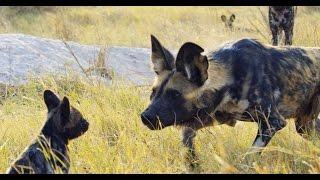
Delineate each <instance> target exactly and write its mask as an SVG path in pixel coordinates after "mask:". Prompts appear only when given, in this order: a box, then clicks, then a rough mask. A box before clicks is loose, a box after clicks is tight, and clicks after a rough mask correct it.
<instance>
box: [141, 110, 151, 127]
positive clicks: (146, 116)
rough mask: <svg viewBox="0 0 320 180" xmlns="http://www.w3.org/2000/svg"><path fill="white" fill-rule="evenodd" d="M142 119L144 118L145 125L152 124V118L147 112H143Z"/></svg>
mask: <svg viewBox="0 0 320 180" xmlns="http://www.w3.org/2000/svg"><path fill="white" fill-rule="evenodd" d="M141 120H142V122H143V124H144V125H150V124H151V122H150V120H151V118H150V116H149V115H148V114H147V113H146V112H143V113H141Z"/></svg>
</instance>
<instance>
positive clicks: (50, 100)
mask: <svg viewBox="0 0 320 180" xmlns="http://www.w3.org/2000/svg"><path fill="white" fill-rule="evenodd" d="M43 99H44V102H45V104H46V106H47V108H48V111H51V110H52V109H54V108H56V107H58V106H59V104H60V99H59V98H58V96H56V95H55V94H54V93H53V92H52V91H50V90H45V91H44V93H43Z"/></svg>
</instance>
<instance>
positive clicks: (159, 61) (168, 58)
mask: <svg viewBox="0 0 320 180" xmlns="http://www.w3.org/2000/svg"><path fill="white" fill-rule="evenodd" d="M151 61H152V64H153V70H154V71H155V73H156V74H159V73H161V72H162V71H164V70H172V69H173V66H174V57H173V55H172V54H171V53H170V52H169V51H168V50H167V49H166V48H164V47H163V46H162V45H161V43H160V42H159V40H158V39H157V38H156V37H155V36H153V35H151Z"/></svg>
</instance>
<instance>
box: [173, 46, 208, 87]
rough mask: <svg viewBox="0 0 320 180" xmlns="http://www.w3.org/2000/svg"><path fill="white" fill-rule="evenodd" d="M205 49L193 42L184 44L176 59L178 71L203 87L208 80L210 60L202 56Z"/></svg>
mask: <svg viewBox="0 0 320 180" xmlns="http://www.w3.org/2000/svg"><path fill="white" fill-rule="evenodd" d="M203 51H204V49H203V48H202V47H200V46H198V45H196V44H194V43H192V42H187V43H185V44H183V45H182V46H181V48H180V50H179V52H178V55H177V58H176V69H177V71H178V72H182V74H183V75H184V76H185V77H186V78H187V79H188V80H189V81H191V82H192V83H195V84H197V85H198V86H201V85H203V83H204V82H205V80H207V78H208V72H207V70H208V59H207V57H206V56H203V55H201V53H202V52H203Z"/></svg>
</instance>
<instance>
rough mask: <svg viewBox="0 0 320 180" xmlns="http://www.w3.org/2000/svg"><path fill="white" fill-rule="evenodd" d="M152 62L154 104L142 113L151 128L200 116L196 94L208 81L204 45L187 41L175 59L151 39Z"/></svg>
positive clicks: (151, 99) (145, 122) (152, 98)
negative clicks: (198, 114) (154, 76)
mask: <svg viewBox="0 0 320 180" xmlns="http://www.w3.org/2000/svg"><path fill="white" fill-rule="evenodd" d="M151 44H152V54H151V61H152V64H153V70H154V72H155V73H156V78H155V81H154V84H153V87H152V93H151V96H150V101H151V102H150V104H149V106H148V107H147V109H145V111H144V112H142V113H141V120H142V122H143V123H144V124H145V125H146V126H147V127H149V128H150V129H153V130H154V129H161V128H164V127H167V126H171V125H174V124H176V125H179V124H182V123H184V122H185V121H189V120H190V119H192V118H194V117H195V116H197V112H198V110H199V108H198V107H197V99H195V98H194V97H195V96H194V93H196V92H197V90H198V89H199V88H200V87H201V86H202V85H203V84H204V82H205V81H206V79H207V78H208V73H207V69H208V60H207V57H206V56H204V55H201V53H202V52H203V51H204V50H203V49H202V48H201V47H200V46H198V45H196V44H194V43H191V42H187V43H185V44H183V45H182V46H181V48H180V50H179V52H178V54H177V57H176V58H174V56H173V55H172V54H171V53H170V52H169V51H168V50H167V49H166V48H164V47H163V46H162V45H161V44H160V42H159V41H158V40H157V39H156V38H155V37H154V36H151Z"/></svg>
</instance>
